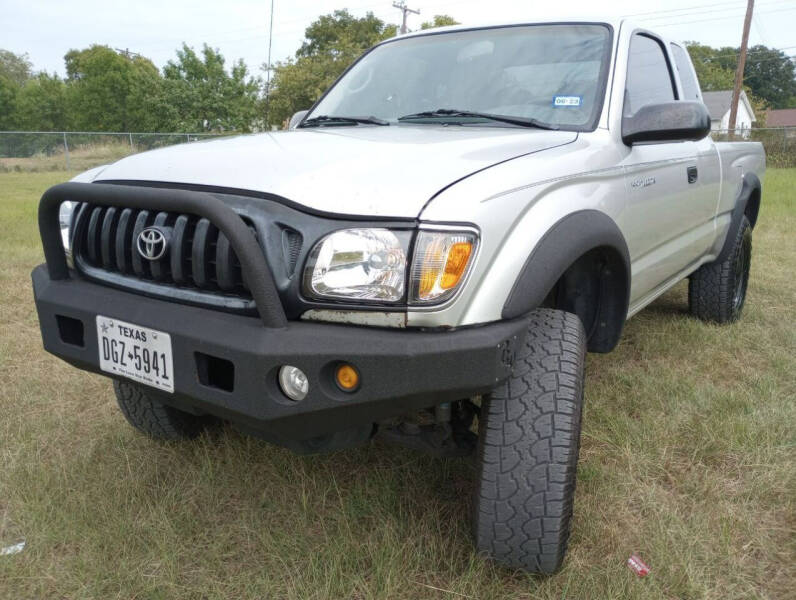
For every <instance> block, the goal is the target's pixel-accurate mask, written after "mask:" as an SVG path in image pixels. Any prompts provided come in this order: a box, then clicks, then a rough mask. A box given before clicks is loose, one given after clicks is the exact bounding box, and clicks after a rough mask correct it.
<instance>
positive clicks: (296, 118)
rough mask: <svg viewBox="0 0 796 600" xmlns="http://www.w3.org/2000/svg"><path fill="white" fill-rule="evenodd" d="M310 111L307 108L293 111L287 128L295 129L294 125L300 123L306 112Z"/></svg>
mask: <svg viewBox="0 0 796 600" xmlns="http://www.w3.org/2000/svg"><path fill="white" fill-rule="evenodd" d="M308 112H310V111H308V110H300V111H298V112H297V113H295V114H294V115H293V116H292V117H290V123H289V124H288V126H287V128H288V129H295V128H296V125H298V124H299V123H301V120H302V119H303V118H304V117H306V116H307V113H308Z"/></svg>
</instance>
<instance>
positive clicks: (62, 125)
mask: <svg viewBox="0 0 796 600" xmlns="http://www.w3.org/2000/svg"><path fill="white" fill-rule="evenodd" d="M16 122H17V125H16V126H17V127H18V128H19V129H23V130H31V131H64V130H65V129H66V128H67V113H66V85H65V84H64V82H63V80H61V78H60V77H58V76H57V75H55V74H53V75H49V74H48V73H39V74H38V75H36V76H35V77H32V78H31V79H28V80H27V81H26V82H25V85H23V86H22V88H21V89H20V90H19V94H18V95H17V103H16Z"/></svg>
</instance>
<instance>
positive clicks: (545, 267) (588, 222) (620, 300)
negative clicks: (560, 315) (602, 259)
mask: <svg viewBox="0 0 796 600" xmlns="http://www.w3.org/2000/svg"><path fill="white" fill-rule="evenodd" d="M597 249H603V250H605V251H607V252H609V253H610V255H611V257H612V258H613V260H612V262H613V269H611V270H609V271H606V274H607V275H608V276H609V277H610V281H609V282H608V283H609V285H610V286H611V289H609V290H607V293H608V294H610V295H611V298H612V299H611V302H610V306H606V307H605V312H603V313H601V319H600V320H601V321H603V322H605V323H601V325H603V329H606V328H607V330H604V331H602V332H598V333H597V334H595V338H597V339H595V340H592V341H590V350H594V351H600V352H606V351H608V350H610V349H612V348H613V347H614V346H615V345H616V343H617V342H618V341H619V336H620V335H621V332H622V327H623V326H624V322H625V319H626V318H627V309H628V305H629V302H630V273H631V271H630V252H629V251H628V248H627V242H626V241H625V237H624V236H623V235H622V232H621V231H620V230H619V227H618V226H617V224H616V223H615V222H614V220H613V219H611V218H610V217H609V216H608V215H606V214H605V213H603V212H600V211H598V210H591V209H589V210H581V211H578V212H574V213H571V214H569V215H567V216H565V217H563V218H562V219H561V220H559V221H557V222H556V223H555V224H554V225H553V226H552V227H551V228H550V229H549V230H548V231H547V233H546V234H545V235H544V236H543V237H542V239H541V240H540V241H539V243H537V244H536V247H535V248H534V249H533V250H532V251H531V254H530V255H529V256H528V259H527V260H526V261H525V264H524V265H523V268H522V270H521V271H520V273H519V275H518V276H517V279H516V280H515V282H514V286H513V287H512V289H511V292H509V295H508V298H507V299H506V302H505V304H504V305H503V311H502V317H503V318H504V319H513V318H516V317H519V316H520V315H524V314H526V313H528V312H530V311H532V310H533V309H535V308H538V307H539V306H541V305H542V303H543V302H544V301H545V298H547V296H548V294H549V293H550V291H551V290H552V289H553V286H554V285H555V284H556V282H558V280H559V279H560V278H561V276H562V275H563V274H564V273H565V272H566V271H567V269H569V267H571V266H572V265H573V264H574V263H575V261H577V260H578V259H579V258H581V257H582V256H583V255H585V254H586V253H587V252H589V251H591V250H597ZM616 288H619V289H616ZM621 288H624V289H621ZM608 321H611V323H608Z"/></svg>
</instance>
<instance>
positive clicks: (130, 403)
mask: <svg viewBox="0 0 796 600" xmlns="http://www.w3.org/2000/svg"><path fill="white" fill-rule="evenodd" d="M113 391H114V392H115V393H116V402H117V403H118V404H119V408H120V409H121V410H122V414H124V417H125V418H126V419H127V421H128V422H129V423H130V425H132V426H133V427H135V428H136V429H138V431H141V432H142V433H145V434H147V435H148V436H150V437H152V438H155V439H157V440H181V439H190V438H194V437H196V436H197V435H199V434H200V433H201V432H202V431H203V430H204V429H205V428H206V427H207V426H208V425H209V424H210V423H211V422H212V421H213V419H212V417H204V416H197V415H192V414H191V413H187V412H185V411H182V410H178V409H176V408H172V407H171V406H167V405H165V404H163V403H162V402H159V401H158V400H155V398H154V397H153V396H152V395H151V394H150V393H149V392H148V391H147V390H146V388H144V387H142V386H140V385H136V384H133V383H126V382H121V381H114V382H113Z"/></svg>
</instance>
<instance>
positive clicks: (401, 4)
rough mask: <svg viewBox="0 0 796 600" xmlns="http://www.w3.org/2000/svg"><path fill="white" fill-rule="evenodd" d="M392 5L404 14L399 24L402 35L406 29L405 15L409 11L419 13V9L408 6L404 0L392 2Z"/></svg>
mask: <svg viewBox="0 0 796 600" xmlns="http://www.w3.org/2000/svg"><path fill="white" fill-rule="evenodd" d="M392 5H393V6H394V7H395V8H397V9H398V10H400V11H401V12H402V13H403V14H404V18H403V23H402V24H401V35H403V34H404V33H406V32H407V31H408V29H407V28H406V15H407V14H409V13H412V14H415V15H419V14H420V11H419V10H414V9H413V8H409V7H408V6H407V5H406V2H404V0H401V1H400V2H393V3H392Z"/></svg>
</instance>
